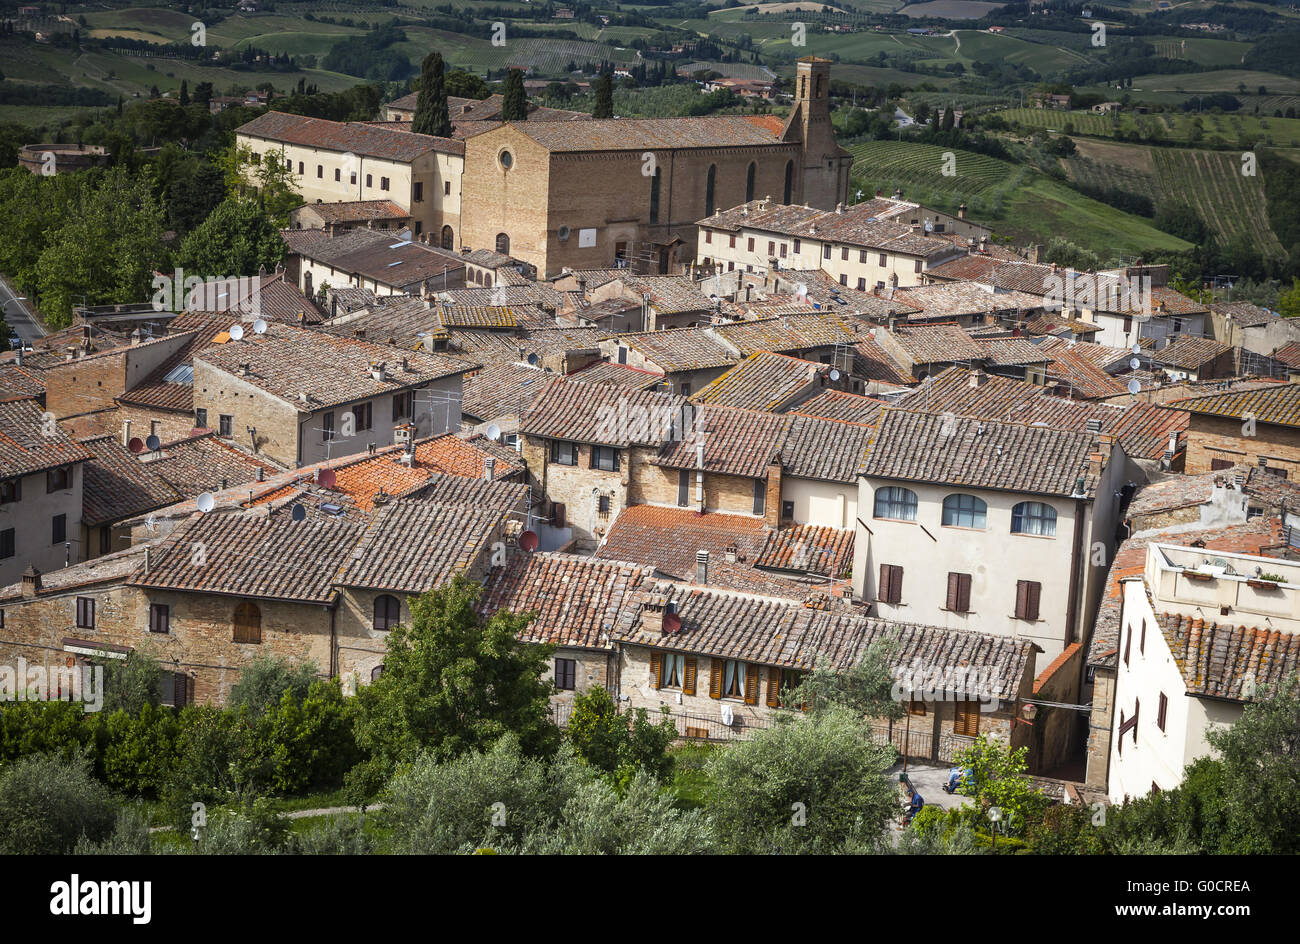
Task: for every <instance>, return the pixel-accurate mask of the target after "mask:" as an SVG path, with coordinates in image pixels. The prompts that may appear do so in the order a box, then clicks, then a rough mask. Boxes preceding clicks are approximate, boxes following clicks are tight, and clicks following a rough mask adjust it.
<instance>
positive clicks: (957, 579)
mask: <svg viewBox="0 0 1300 944" xmlns="http://www.w3.org/2000/svg"><path fill="white" fill-rule="evenodd" d="M960 586H961V574H954V573H949V574H948V602H947V603H945V604H944V606H946V607H947V608H948V609H950V610H955V609H957V600H958V592H959V591H958V587H960Z"/></svg>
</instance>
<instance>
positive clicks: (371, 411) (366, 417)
mask: <svg viewBox="0 0 1300 944" xmlns="http://www.w3.org/2000/svg"><path fill="white" fill-rule="evenodd" d="M352 415H353V416H354V417H355V418H356V421H357V430H358V432H359V431H361V430H363V429H370V428H371V426H372V425H373V421H374V418H375V407H374V404H373V403H358V404H357V405H356V406H354V407H353V408H352Z"/></svg>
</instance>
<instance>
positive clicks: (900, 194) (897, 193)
mask: <svg viewBox="0 0 1300 944" xmlns="http://www.w3.org/2000/svg"><path fill="white" fill-rule="evenodd" d="M894 199H895V200H901V199H903V188H902V187H899V188H898V189H897V190H895V191H894Z"/></svg>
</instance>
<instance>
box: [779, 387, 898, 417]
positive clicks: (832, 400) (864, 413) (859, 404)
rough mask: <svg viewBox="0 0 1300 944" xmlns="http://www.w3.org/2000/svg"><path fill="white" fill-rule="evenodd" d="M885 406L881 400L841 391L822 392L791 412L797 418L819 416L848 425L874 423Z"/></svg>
mask: <svg viewBox="0 0 1300 944" xmlns="http://www.w3.org/2000/svg"><path fill="white" fill-rule="evenodd" d="M884 405H885V402H884V401H883V400H877V399H875V398H874V397H864V396H861V395H860V394H856V393H846V392H844V391H843V390H823V391H822V392H821V393H819V394H817V395H816V396H815V397H810V398H809V399H807V400H804V401H803V402H802V403H800V404H798V405H797V406H796V407H795V408H794V409H793V410H792V411H791V412H792V413H795V414H797V415H799V416H820V417H822V418H823V419H828V420H843V421H845V422H848V423H868V424H869V423H874V422H875V421H876V417H877V416H879V415H880V409H881V407H883V406H884Z"/></svg>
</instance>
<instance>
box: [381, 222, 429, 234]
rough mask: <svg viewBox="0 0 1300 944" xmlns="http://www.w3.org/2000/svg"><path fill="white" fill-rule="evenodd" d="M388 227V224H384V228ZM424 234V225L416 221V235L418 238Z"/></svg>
mask: <svg viewBox="0 0 1300 944" xmlns="http://www.w3.org/2000/svg"><path fill="white" fill-rule="evenodd" d="M387 225H388V224H386V223H385V224H384V228H387ZM423 232H424V224H423V223H421V222H420V221H419V220H416V221H415V235H416V236H419V235H420V234H421V233H423Z"/></svg>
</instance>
